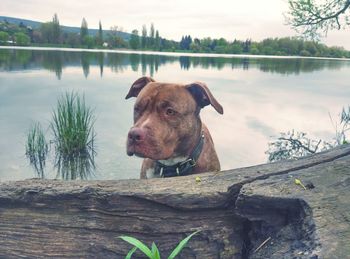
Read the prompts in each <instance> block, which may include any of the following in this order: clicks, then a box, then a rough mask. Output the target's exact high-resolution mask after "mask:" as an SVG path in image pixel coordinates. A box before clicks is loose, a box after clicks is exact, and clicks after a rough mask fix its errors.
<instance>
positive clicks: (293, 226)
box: [0, 145, 350, 259]
mask: <svg viewBox="0 0 350 259" xmlns="http://www.w3.org/2000/svg"><path fill="white" fill-rule="evenodd" d="M199 176H200V178H201V181H200V182H198V181H196V179H195V176H187V177H176V178H167V179H151V180H121V181H71V182H64V181H58V180H35V179H32V180H25V181H18V182H6V183H0V257H1V258H21V257H24V258H48V257H50V258H54V257H56V258H124V256H125V255H126V253H127V252H128V251H129V250H130V249H131V248H132V247H131V246H130V245H129V244H127V243H125V242H124V241H122V240H121V239H119V238H118V236H120V235H130V236H133V237H136V238H139V239H141V240H142V241H144V242H146V243H147V244H148V245H150V244H151V243H152V242H153V241H154V242H155V243H157V245H158V247H159V248H160V251H161V254H162V256H163V257H164V258H166V257H167V255H169V253H170V251H171V250H172V249H173V248H174V247H175V246H176V244H177V243H178V242H179V241H180V240H182V239H183V238H184V237H186V236H187V235H189V234H190V233H192V232H194V231H195V230H201V231H200V233H198V234H197V235H195V236H194V237H193V238H192V239H191V241H190V242H189V243H188V246H187V247H186V248H185V249H184V250H183V251H182V253H181V254H180V256H179V258H313V259H316V258H347V257H348V256H349V255H350V145H344V146H342V147H339V148H336V149H333V150H331V151H327V152H324V153H319V154H316V155H313V156H309V157H305V158H303V159H299V160H296V161H284V162H278V163H272V164H265V165H259V166H254V167H248V168H241V169H236V170H229V171H224V172H220V173H206V174H201V175H199ZM295 178H297V179H300V180H301V181H302V183H303V184H304V185H305V186H306V190H305V189H304V188H303V187H302V186H300V185H297V184H295ZM138 256H141V254H136V257H138Z"/></svg>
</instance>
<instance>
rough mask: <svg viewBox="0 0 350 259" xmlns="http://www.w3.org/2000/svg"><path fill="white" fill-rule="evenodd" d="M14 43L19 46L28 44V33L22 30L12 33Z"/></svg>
mask: <svg viewBox="0 0 350 259" xmlns="http://www.w3.org/2000/svg"><path fill="white" fill-rule="evenodd" d="M14 38H15V42H16V45H19V46H28V45H29V44H30V38H29V36H28V35H26V34H24V33H23V32H16V33H15V34H14Z"/></svg>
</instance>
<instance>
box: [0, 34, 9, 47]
mask: <svg viewBox="0 0 350 259" xmlns="http://www.w3.org/2000/svg"><path fill="white" fill-rule="evenodd" d="M8 40H9V34H8V33H7V32H4V31H0V43H2V44H4V43H5V44H6V43H7V41H8Z"/></svg>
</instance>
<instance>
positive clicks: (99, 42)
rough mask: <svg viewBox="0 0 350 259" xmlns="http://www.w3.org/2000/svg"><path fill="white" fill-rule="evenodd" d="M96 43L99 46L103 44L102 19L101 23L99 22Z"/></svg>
mask: <svg viewBox="0 0 350 259" xmlns="http://www.w3.org/2000/svg"><path fill="white" fill-rule="evenodd" d="M96 43H97V45H99V46H101V45H102V44H103V30H102V24H101V21H99V23H98V33H97V37H96Z"/></svg>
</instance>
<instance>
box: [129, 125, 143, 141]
mask: <svg viewBox="0 0 350 259" xmlns="http://www.w3.org/2000/svg"><path fill="white" fill-rule="evenodd" d="M145 135H146V133H145V130H143V129H141V128H132V129H131V130H130V131H129V134H128V138H129V141H131V142H133V143H137V142H142V141H143V140H144V139H145Z"/></svg>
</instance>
